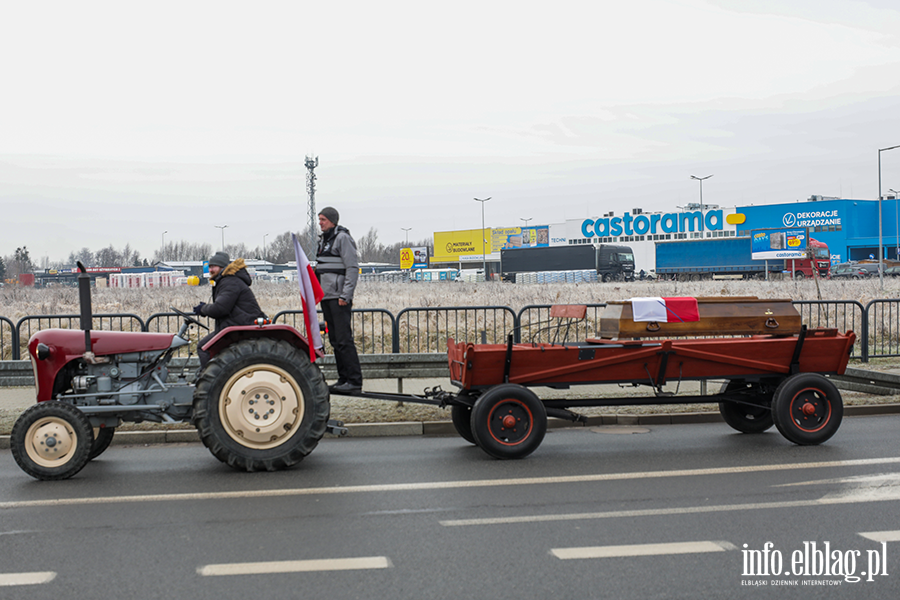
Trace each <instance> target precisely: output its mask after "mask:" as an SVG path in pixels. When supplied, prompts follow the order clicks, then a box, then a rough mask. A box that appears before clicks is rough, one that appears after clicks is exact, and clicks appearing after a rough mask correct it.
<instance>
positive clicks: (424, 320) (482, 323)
mask: <svg viewBox="0 0 900 600" xmlns="http://www.w3.org/2000/svg"><path fill="white" fill-rule="evenodd" d="M517 325H518V319H517V317H516V313H515V312H513V309H511V308H510V307H508V306H436V307H433V308H404V309H403V310H401V311H400V312H399V313H397V319H396V326H395V335H394V340H395V341H394V348H393V351H394V353H395V354H399V353H403V354H408V353H413V352H416V353H419V352H438V353H444V352H446V351H447V339H448V338H451V337H452V338H453V339H454V340H456V341H457V342H472V343H481V344H505V343H506V336H507V335H509V334H510V333H513V332H514V331H515V329H516V326H517Z"/></svg>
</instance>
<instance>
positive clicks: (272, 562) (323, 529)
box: [0, 416, 900, 600]
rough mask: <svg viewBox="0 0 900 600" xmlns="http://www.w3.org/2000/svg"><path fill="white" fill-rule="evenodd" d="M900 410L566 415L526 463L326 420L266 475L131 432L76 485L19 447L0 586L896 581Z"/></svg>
mask: <svg viewBox="0 0 900 600" xmlns="http://www.w3.org/2000/svg"><path fill="white" fill-rule="evenodd" d="M898 428H900V417H894V416H880V417H867V418H853V419H845V421H844V423H843V425H842V427H841V429H840V431H839V432H838V434H837V435H836V436H835V437H834V438H833V439H832V440H830V441H829V442H828V443H827V444H825V445H822V446H817V447H800V446H795V445H792V444H790V443H789V442H787V441H786V440H784V439H783V438H782V437H781V436H780V435H779V434H778V433H777V432H776V431H774V430H772V431H770V432H768V433H766V434H762V435H756V436H751V435H742V434H738V433H735V432H732V431H731V430H730V429H729V428H728V427H727V426H725V425H722V424H697V425H664V426H658V427H648V428H618V429H614V428H597V429H572V430H555V431H551V432H549V433H548V434H547V437H546V438H545V440H544V443H543V444H542V446H541V447H540V448H539V449H538V450H537V452H536V453H535V454H533V455H532V456H530V457H529V458H527V459H524V460H520V461H498V460H494V459H491V458H489V457H488V456H487V455H486V454H484V453H483V452H482V451H481V450H479V449H478V448H475V447H474V446H469V445H467V444H466V443H465V442H464V441H462V440H461V439H460V438H457V437H450V436H448V437H425V438H422V437H407V438H375V439H343V440H336V439H329V440H324V441H323V442H322V443H321V444H320V446H319V448H317V449H316V451H315V452H314V453H313V454H312V455H310V456H309V457H308V458H307V459H306V460H305V461H304V462H303V463H302V464H301V465H299V466H298V467H296V468H294V469H292V470H290V471H286V472H280V473H252V474H248V473H238V472H234V471H232V470H231V469H229V468H228V467H226V466H224V465H222V464H221V463H219V462H218V461H216V459H215V458H213V457H212V455H211V454H209V453H208V452H207V451H206V449H204V448H203V447H202V446H200V445H196V444H185V445H158V446H147V447H113V448H111V449H110V450H108V451H107V452H106V453H105V454H104V455H103V456H101V457H100V458H98V459H97V460H95V461H94V462H92V463H91V464H89V465H88V466H87V467H86V468H85V469H84V470H83V471H82V472H81V473H80V474H79V475H77V476H76V477H75V478H73V479H71V480H68V481H62V482H39V481H35V480H32V479H31V478H30V477H28V476H27V475H25V474H24V473H23V472H21V471H20V470H19V469H18V467H17V466H16V465H15V463H14V461H13V459H12V456H11V454H10V453H9V452H8V451H3V452H0V556H2V559H0V598H4V599H7V598H28V599H30V600H34V599H39V598H55V599H58V598H96V597H122V598H125V597H127V598H135V599H142V598H165V599H167V600H171V599H172V598H191V599H197V600H200V599H207V598H209V599H214V598H215V599H221V598H247V597H253V598H301V597H303V598H323V599H324V598H339V599H343V598H366V599H370V598H410V599H413V598H414V599H421V598H454V599H462V598H490V599H492V600H502V599H506V598H509V599H517V600H520V599H522V598H559V599H568V598H617V599H618V598H622V599H632V598H633V599H642V600H643V599H647V598H692V599H693V598H768V597H775V596H777V597H779V598H784V597H787V598H817V599H819V598H823V597H824V598H867V599H868V598H876V599H882V598H883V599H888V598H890V599H891V600H894V599H896V598H897V597H900V560H898V557H900V518H898V514H900V511H898V509H900V436H898V435H897V430H898ZM882 540H884V543H882ZM767 543H771V545H770V546H768V547H767V546H766V544H767ZM745 544H746V547H745ZM766 548H768V551H767V552H766V553H765V554H764V550H766ZM823 551H827V554H826V553H823ZM826 557H827V558H828V560H827V561H823V560H822V559H823V558H826ZM751 559H752V560H753V564H752V565H751V564H750V560H751ZM760 562H763V563H765V565H766V567H767V568H768V570H767V571H764V570H763V567H762V565H761V564H760ZM823 562H828V566H829V569H830V571H829V572H828V573H829V574H828V575H826V574H822V573H824V571H823V569H822V566H821V565H822V563H823ZM776 570H777V571H778V572H779V573H780V575H773V574H772V573H773V572H774V571H776ZM786 571H787V572H790V573H791V574H790V575H786V574H785V572H786ZM873 571H874V572H875V573H877V574H876V575H869V573H872V572H873ZM835 572H838V573H840V574H839V575H834V573H835ZM863 572H866V575H863V574H862V573H863ZM817 573H819V574H817ZM883 573H886V574H883ZM855 577H859V578H860V581H857V582H853V581H851V580H852V579H854V578H855ZM869 579H871V581H869ZM781 584H785V585H781Z"/></svg>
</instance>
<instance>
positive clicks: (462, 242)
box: [431, 228, 492, 263]
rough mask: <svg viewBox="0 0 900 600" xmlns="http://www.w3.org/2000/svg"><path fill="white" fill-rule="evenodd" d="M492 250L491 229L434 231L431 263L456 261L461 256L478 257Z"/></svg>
mask: <svg viewBox="0 0 900 600" xmlns="http://www.w3.org/2000/svg"><path fill="white" fill-rule="evenodd" d="M491 252H492V245H491V230H490V228H486V229H485V230H484V231H482V230H481V229H465V230H462V231H435V232H434V257H432V259H431V262H432V263H442V262H458V261H459V260H460V259H462V258H463V257H472V258H474V257H476V256H477V257H480V256H481V255H482V254H490V253H491Z"/></svg>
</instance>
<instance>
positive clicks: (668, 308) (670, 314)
mask: <svg viewBox="0 0 900 600" xmlns="http://www.w3.org/2000/svg"><path fill="white" fill-rule="evenodd" d="M631 310H632V312H633V313H634V320H635V321H656V322H657V323H687V322H689V321H699V320H700V310H699V308H698V307H697V299H696V298H690V297H684V296H683V297H678V298H660V297H658V296H656V297H651V298H632V299H631Z"/></svg>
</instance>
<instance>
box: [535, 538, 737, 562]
mask: <svg viewBox="0 0 900 600" xmlns="http://www.w3.org/2000/svg"><path fill="white" fill-rule="evenodd" d="M726 550H737V548H736V547H735V546H734V544H731V543H729V542H708V541H704V542H673V543H668V544H628V545H624V546H588V547H584V548H553V549H552V550H550V554H552V555H553V556H555V557H556V558H558V559H560V560H573V559H582V558H616V557H623V556H659V555H662V554H666V555H668V554H700V553H703V552H725V551H726Z"/></svg>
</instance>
